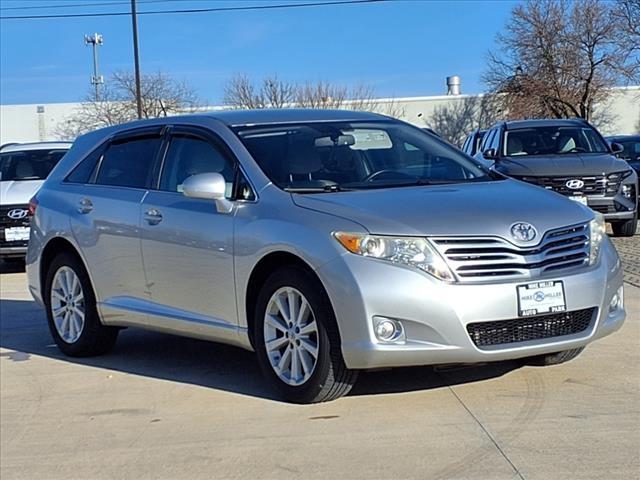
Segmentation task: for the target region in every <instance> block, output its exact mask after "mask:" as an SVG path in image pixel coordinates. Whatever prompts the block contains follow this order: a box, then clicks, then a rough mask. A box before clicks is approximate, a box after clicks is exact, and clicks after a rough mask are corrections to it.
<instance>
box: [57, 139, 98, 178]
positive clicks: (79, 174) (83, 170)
mask: <svg viewBox="0 0 640 480" xmlns="http://www.w3.org/2000/svg"><path fill="white" fill-rule="evenodd" d="M103 153H104V147H100V148H98V149H96V150H94V151H93V152H91V153H90V154H89V155H88V156H87V157H86V158H85V159H84V160H82V161H81V162H80V163H79V164H78V165H77V166H76V168H74V169H73V170H72V171H71V173H70V174H69V175H68V176H67V178H66V181H67V182H71V183H89V180H90V179H91V176H92V174H93V171H94V170H95V168H96V165H97V164H98V162H99V161H100V158H102V154H103Z"/></svg>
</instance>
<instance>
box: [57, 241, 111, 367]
mask: <svg viewBox="0 0 640 480" xmlns="http://www.w3.org/2000/svg"><path fill="white" fill-rule="evenodd" d="M44 301H45V306H46V310H47V320H48V323H49V330H50V331H51V335H52V336H53V339H54V341H55V342H56V345H58V348H60V350H62V352H63V353H64V354H65V355H69V356H72V357H85V356H92V355H100V354H102V353H106V352H108V351H109V350H111V348H112V347H113V345H114V344H115V342H116V339H117V337H118V329H117V328H115V327H106V326H104V325H102V323H101V322H100V318H99V316H98V311H97V309H96V299H95V295H94V293H93V289H92V288H91V283H90V281H89V276H88V275H87V272H86V271H85V269H84V266H83V265H82V263H81V262H80V260H79V259H78V258H77V257H76V256H74V255H71V254H69V253H61V254H59V255H57V256H56V257H55V258H54V259H53V261H52V262H51V265H50V266H49V269H48V271H47V276H46V280H45V291H44Z"/></svg>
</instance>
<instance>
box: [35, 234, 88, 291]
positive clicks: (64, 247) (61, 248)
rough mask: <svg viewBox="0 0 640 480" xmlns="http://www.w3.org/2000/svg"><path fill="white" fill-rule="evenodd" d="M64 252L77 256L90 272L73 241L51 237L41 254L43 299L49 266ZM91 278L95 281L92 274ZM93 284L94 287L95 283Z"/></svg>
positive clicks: (40, 274) (41, 289)
mask: <svg viewBox="0 0 640 480" xmlns="http://www.w3.org/2000/svg"><path fill="white" fill-rule="evenodd" d="M63 252H66V253H69V254H71V255H73V256H75V257H77V258H78V260H80V262H81V263H82V265H83V266H84V269H85V271H86V272H87V273H88V272H89V270H88V269H87V265H86V263H85V261H84V259H83V258H82V255H80V252H79V251H78V249H77V248H76V246H75V245H73V243H71V242H70V241H69V240H67V239H66V238H64V237H54V238H52V239H50V240H49V241H48V242H47V243H46V245H45V246H44V248H43V249H42V253H41V254H40V271H39V277H40V292H42V296H43V301H44V289H45V283H46V280H47V274H48V272H49V266H50V265H51V262H52V261H53V259H54V258H55V257H56V256H57V255H58V254H60V253H63ZM89 280H90V281H91V282H92V283H93V281H92V280H91V276H89ZM91 286H92V287H93V285H91ZM94 291H95V288H94Z"/></svg>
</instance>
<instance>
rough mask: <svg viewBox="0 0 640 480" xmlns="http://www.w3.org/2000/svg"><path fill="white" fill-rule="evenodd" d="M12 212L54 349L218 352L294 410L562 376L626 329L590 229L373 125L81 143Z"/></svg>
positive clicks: (152, 125)
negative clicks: (250, 360)
mask: <svg viewBox="0 0 640 480" xmlns="http://www.w3.org/2000/svg"><path fill="white" fill-rule="evenodd" d="M30 210H31V211H32V212H33V217H32V220H31V236H30V241H29V250H28V254H27V271H28V277H29V288H30V290H31V293H32V294H33V296H34V297H35V299H36V300H37V301H38V302H40V303H41V304H42V305H43V306H44V307H45V308H46V312H47V317H48V321H49V325H50V328H51V333H52V335H53V337H54V339H55V341H56V343H57V344H58V346H59V347H60V349H61V350H62V351H63V352H64V353H65V354H67V355H72V356H85V355H95V354H99V353H104V352H106V351H107V350H109V349H110V348H111V347H112V346H113V345H114V343H115V340H116V337H117V335H118V332H119V331H120V329H121V328H123V327H141V328H146V329H151V330H158V331H161V332H167V333H173V334H177V335H185V336H190V337H197V338H203V339H208V340H213V341H217V342H223V343H228V344H233V345H237V346H239V347H242V348H245V349H249V350H254V351H255V352H256V353H257V356H258V361H259V364H260V366H261V368H262V370H263V371H264V374H265V375H266V377H267V378H268V379H270V380H271V381H272V382H273V383H274V384H275V385H277V387H279V389H280V390H281V391H282V393H283V395H284V397H285V398H287V399H288V400H291V401H294V402H302V403H306V402H319V401H325V400H330V399H334V398H337V397H339V396H341V395H344V394H346V393H347V392H348V391H349V389H350V388H351V386H352V385H353V383H354V381H355V380H356V377H357V372H358V371H359V370H363V369H373V368H381V367H404V366H411V365H433V364H451V363H472V362H491V361H499V360H506V359H515V358H527V359H528V361H531V362H535V363H538V364H543V365H549V364H555V363H561V362H564V361H567V360H569V359H571V358H573V357H575V356H576V355H577V354H578V353H580V351H582V349H583V348H584V347H585V345H587V344H588V343H590V342H592V341H594V340H596V339H598V338H600V337H603V336H605V335H607V334H609V333H611V332H613V331H615V330H616V329H618V328H620V326H621V324H622V323H623V321H624V318H625V311H624V307H623V289H622V271H621V265H620V260H619V258H618V255H617V253H616V251H615V249H614V248H613V246H612V244H611V243H610V241H609V239H608V238H607V236H606V235H605V232H604V224H603V219H602V216H601V215H599V214H597V213H594V212H593V211H592V210H590V209H589V208H588V207H586V206H584V205H580V204H578V203H577V202H572V201H570V200H567V199H566V198H564V197H562V196H560V195H558V194H557V193H554V192H550V191H545V190H544V189H541V188H538V187H536V186H532V185H528V184H526V183H522V182H519V181H515V180H511V179H508V178H506V177H503V176H502V175H501V174H499V173H495V172H490V171H489V170H487V169H485V168H484V167H483V166H482V165H480V164H479V163H477V162H476V161H475V160H473V159H472V158H471V157H468V156H466V155H465V154H463V153H462V152H461V151H459V150H457V149H455V148H453V147H451V146H450V145H448V144H447V143H445V142H444V141H442V140H440V139H438V138H437V137H435V136H434V135H430V134H428V133H426V132H424V131H422V130H421V129H419V128H417V127H414V126H411V125H409V124H406V123H403V122H400V121H397V120H393V119H390V118H387V117H383V116H380V115H375V114H369V113H357V112H347V111H322V110H311V111H308V110H293V109H291V110H279V111H269V110H265V111H231V112H224V113H217V114H202V115H194V116H185V117H176V118H164V119H158V120H149V121H142V122H134V123H130V124H127V125H121V126H117V127H111V128H107V129H103V130H99V131H96V132H93V133H89V134H87V135H84V136H82V137H80V138H79V139H78V140H76V142H75V143H74V145H73V147H72V148H71V150H70V151H69V153H68V154H67V155H66V156H65V157H64V158H63V160H62V161H61V162H60V163H59V164H58V166H57V167H56V168H55V169H54V170H53V172H52V173H51V175H50V177H49V178H48V179H47V181H46V182H45V184H44V186H43V187H42V188H41V189H40V191H39V192H38V194H37V195H36V197H35V198H34V199H33V200H32V202H31V206H30Z"/></svg>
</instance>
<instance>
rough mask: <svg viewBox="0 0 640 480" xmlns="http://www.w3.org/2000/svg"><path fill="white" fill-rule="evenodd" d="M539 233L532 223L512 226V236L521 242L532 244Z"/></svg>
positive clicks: (520, 223)
mask: <svg viewBox="0 0 640 480" xmlns="http://www.w3.org/2000/svg"><path fill="white" fill-rule="evenodd" d="M536 235H538V232H537V231H536V229H535V228H534V226H533V225H531V224H530V223H525V222H518V223H514V224H513V225H511V236H512V237H513V238H515V239H516V240H520V241H521V242H530V241H531V240H533V239H534V238H536Z"/></svg>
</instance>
